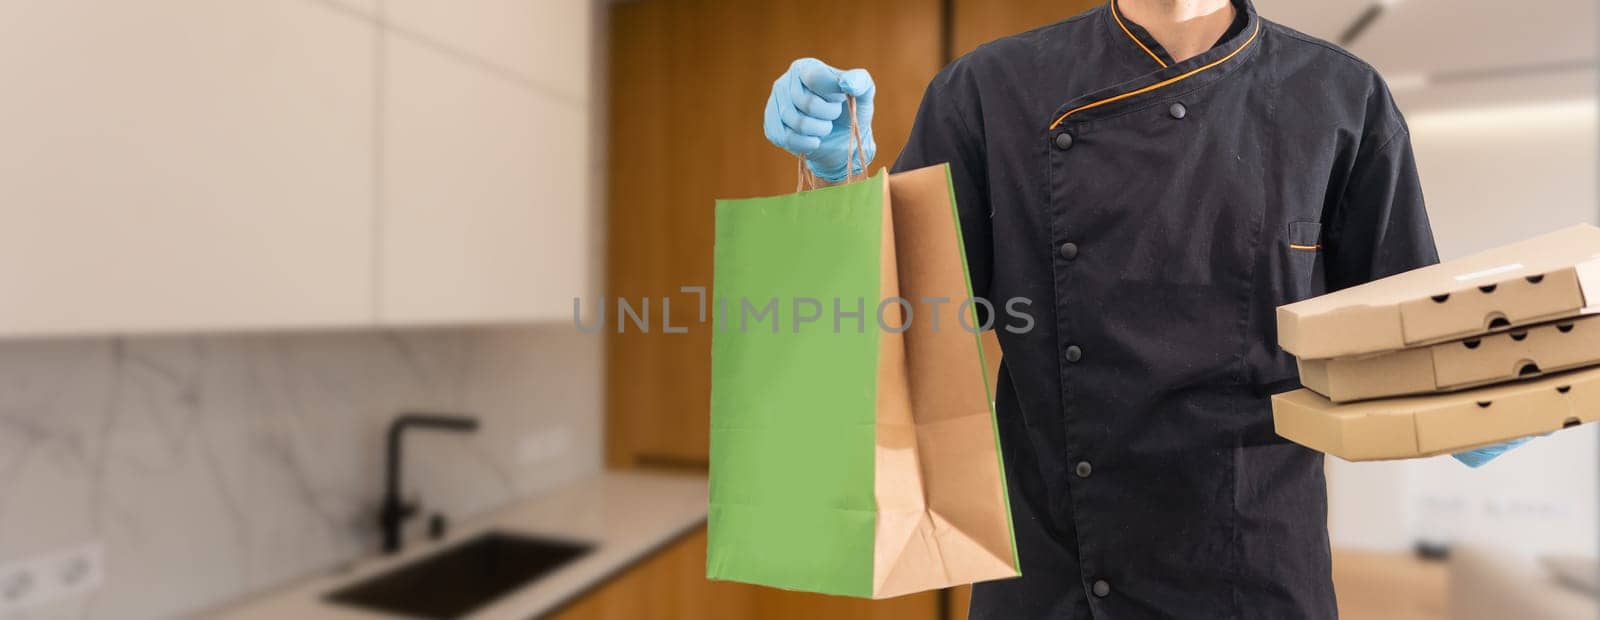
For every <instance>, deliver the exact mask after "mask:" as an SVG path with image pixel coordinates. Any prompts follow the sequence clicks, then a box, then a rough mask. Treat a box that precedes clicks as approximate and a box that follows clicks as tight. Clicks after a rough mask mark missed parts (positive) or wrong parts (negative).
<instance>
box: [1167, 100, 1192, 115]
mask: <svg viewBox="0 0 1600 620" xmlns="http://www.w3.org/2000/svg"><path fill="white" fill-rule="evenodd" d="M1167 114H1171V115H1172V118H1183V117H1185V116H1188V115H1189V108H1186V107H1184V106H1183V104H1181V103H1174V104H1172V107H1169V108H1167Z"/></svg>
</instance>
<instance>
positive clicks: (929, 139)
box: [893, 60, 994, 323]
mask: <svg viewBox="0 0 1600 620" xmlns="http://www.w3.org/2000/svg"><path fill="white" fill-rule="evenodd" d="M963 65H964V63H963V62H962V61H959V60H958V61H956V62H955V63H954V64H952V65H950V66H949V67H946V68H945V70H944V71H942V72H940V73H939V75H937V76H935V77H934V78H933V81H932V82H931V83H929V84H928V89H927V92H925V93H924V94H923V96H922V104H921V105H920V106H919V107H918V109H917V118H916V121H915V122H914V123H913V124H912V126H911V136H910V138H909V139H907V141H906V146H905V148H904V149H902V150H901V151H900V157H899V158H898V159H896V160H895V163H894V168H893V170H894V172H904V171H907V170H915V169H917V168H923V167H927V166H935V165H939V164H945V163H948V164H950V180H951V183H952V184H953V185H954V189H955V197H956V212H957V216H958V218H959V219H960V223H961V239H962V242H963V243H964V245H965V249H966V253H967V270H968V272H969V274H970V276H971V279H972V294H973V295H975V296H977V297H981V298H985V299H987V298H988V297H989V283H990V281H991V280H992V277H991V274H992V271H991V270H992V269H993V265H994V249H993V248H994V245H993V240H992V235H991V228H990V223H989V219H990V212H991V211H990V207H989V192H988V165H987V162H986V158H985V148H984V144H983V135H982V133H981V132H982V119H980V118H978V117H975V116H973V115H972V114H971V111H972V110H975V109H978V101H977V97H976V94H975V90H974V89H972V88H963V87H962V84H963V83H966V82H968V80H964V79H962V76H963V75H964V66H963ZM974 307H975V308H977V309H978V311H979V312H980V314H982V313H983V306H981V305H977V306H974ZM989 318H990V317H987V316H979V320H980V323H986V322H988V320H989Z"/></svg>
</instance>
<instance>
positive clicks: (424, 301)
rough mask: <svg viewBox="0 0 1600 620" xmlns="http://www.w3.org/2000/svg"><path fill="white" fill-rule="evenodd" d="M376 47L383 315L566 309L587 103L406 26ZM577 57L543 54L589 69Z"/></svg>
mask: <svg viewBox="0 0 1600 620" xmlns="http://www.w3.org/2000/svg"><path fill="white" fill-rule="evenodd" d="M535 4H536V3H535ZM451 5H452V6H455V5H454V3H451ZM458 8H459V7H458ZM567 27H568V28H588V22H587V20H585V21H583V22H582V23H573V24H568V25H567ZM384 57H385V61H384V64H385V69H386V70H385V74H384V75H385V77H384V84H383V89H382V90H383V92H384V107H383V126H384V132H383V145H382V152H383V163H382V174H381V176H382V178H383V182H382V190H381V194H382V204H383V210H382V212H381V214H380V223H379V228H380V229H381V231H382V233H381V241H380V243H381V245H382V250H381V252H380V253H381V255H382V257H383V259H382V264H381V267H380V272H381V274H382V275H381V277H380V294H379V298H380V300H381V301H380V305H379V316H380V318H381V320H382V321H383V322H384V323H387V324H391V325H393V324H420V323H475V322H523V321H544V320H555V319H563V318H565V317H569V316H571V312H572V299H573V298H574V297H576V296H580V295H583V294H584V293H585V291H584V290H583V287H585V286H587V284H588V281H589V279H590V278H589V266H588V265H589V263H590V262H591V261H590V260H589V253H590V248H591V247H592V244H591V243H590V230H589V214H590V212H591V205H590V199H589V196H590V179H591V177H592V176H593V175H592V171H591V170H590V167H589V165H588V164H589V162H588V158H589V147H588V141H589V113H588V106H587V105H586V104H585V103H584V102H583V101H582V100H581V99H575V98H573V97H569V96H565V95H561V94H558V93H553V92H551V91H550V89H548V88H545V87H543V86H540V85H538V84H534V83H530V82H529V81H528V80H526V79H522V78H520V77H517V76H515V75H508V74H506V73H505V72H504V71H500V70H497V69H495V68H494V67H491V66H485V65H483V64H482V63H481V62H479V61H480V60H481V59H480V58H478V57H476V56H473V55H471V54H470V53H469V52H464V51H461V50H459V49H454V48H450V47H442V46H441V45H439V44H437V43H436V42H433V41H430V40H420V39H418V38H417V37H416V36H414V35H409V34H405V33H391V34H388V35H386V41H385V52H384ZM587 57H588V55H587V53H586V52H585V53H583V54H579V55H576V56H571V57H563V58H549V59H539V60H540V61H541V62H546V61H548V62H562V63H570V64H572V65H576V66H579V67H581V68H582V70H583V71H584V72H585V73H587V70H588V69H587Z"/></svg>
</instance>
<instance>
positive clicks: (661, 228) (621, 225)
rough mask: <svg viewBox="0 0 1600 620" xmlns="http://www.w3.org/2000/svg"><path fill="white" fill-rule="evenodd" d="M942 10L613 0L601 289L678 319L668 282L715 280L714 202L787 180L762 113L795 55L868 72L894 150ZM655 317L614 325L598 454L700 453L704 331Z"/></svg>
mask: <svg viewBox="0 0 1600 620" xmlns="http://www.w3.org/2000/svg"><path fill="white" fill-rule="evenodd" d="M939 16H940V12H939V2H938V0H887V1H884V2H873V3H860V2H849V1H847V0H820V1H818V2H807V3H798V2H714V1H710V0H700V1H668V0H643V1H640V2H627V3H618V4H614V5H612V8H611V33H610V38H609V41H610V46H611V50H610V57H611V68H610V76H611V77H610V84H611V89H610V97H611V105H610V121H609V125H610V146H609V149H608V150H609V157H610V166H609V170H610V176H609V182H608V183H609V203H610V207H609V223H608V226H609V228H608V235H609V236H608V239H607V248H608V259H607V298H608V299H616V298H619V297H621V298H626V299H629V300H633V301H634V302H635V303H637V300H640V299H643V298H650V299H651V300H652V307H653V308H659V304H660V300H661V299H662V298H663V297H670V298H672V299H673V302H672V303H673V314H674V317H675V318H674V322H675V323H677V322H678V321H677V318H676V317H680V316H693V315H692V313H690V312H686V311H685V312H680V309H687V308H693V307H694V304H695V303H697V299H696V296H695V295H692V294H685V293H682V292H680V291H679V289H680V287H685V286H704V287H708V288H709V287H710V285H711V250H712V238H713V232H714V229H713V221H712V206H713V202H714V201H715V200H716V199H717V198H734V197H749V196H759V195H766V194H777V193H782V192H786V191H790V190H792V189H793V187H794V174H795V160H794V159H793V158H792V157H791V156H789V155H788V154H786V153H784V152H783V151H781V150H779V149H777V148H775V147H773V146H772V145H771V144H768V143H767V141H766V138H765V136H764V135H763V133H762V131H761V117H762V110H763V104H764V102H765V101H766V98H767V95H768V94H769V93H770V91H771V89H772V80H773V79H774V78H775V77H777V76H778V75H779V74H780V73H782V72H783V71H784V70H785V69H786V68H787V67H788V65H789V63H790V62H791V61H793V60H794V59H796V58H800V57H803V56H815V57H818V58H821V59H822V60H824V61H826V62H828V63H831V64H835V65H839V66H845V67H866V68H868V69H869V70H871V71H872V72H873V76H874V77H875V78H876V80H877V83H878V95H877V101H876V104H877V109H876V117H875V120H874V123H873V131H874V134H875V136H876V138H877V140H878V144H879V151H878V155H877V159H876V160H875V161H874V162H873V165H874V166H888V165H889V164H891V163H892V162H893V161H894V158H895V156H896V155H897V153H898V152H899V150H900V147H901V146H902V145H903V144H904V143H905V139H906V135H907V134H908V133H909V131H910V129H911V122H912V119H913V117H914V116H915V113H916V108H917V104H918V103H919V102H920V101H921V98H922V91H923V89H924V88H925V87H926V86H927V83H928V80H929V79H930V78H932V76H933V75H934V73H935V72H937V71H938V69H939V67H940V66H941V64H942V63H940V61H939V51H938V50H939V19H940V17H939ZM652 318H654V319H655V320H656V321H658V323H657V324H656V325H655V326H654V327H655V329H652V331H651V332H650V333H641V332H640V331H639V330H636V329H634V328H633V326H632V325H631V324H630V325H628V326H627V328H628V329H626V330H624V333H620V334H618V333H615V328H616V324H615V322H612V323H611V325H610V327H612V328H613V332H612V334H611V335H610V338H609V342H608V355H609V362H608V370H607V373H608V385H609V387H608V398H607V408H608V411H609V423H610V424H609V427H608V448H609V459H608V460H609V461H610V462H611V463H612V464H613V465H616V466H623V467H627V466H633V465H638V464H666V465H678V466H689V467H704V466H705V463H706V461H707V458H708V456H707V455H708V445H707V436H708V434H709V425H708V411H709V409H710V398H711V396H710V395H711V378H710V372H711V330H710V329H709V328H704V327H701V328H691V329H690V330H689V332H688V333H686V334H663V333H660V329H659V327H660V325H659V317H652ZM680 324H681V323H680Z"/></svg>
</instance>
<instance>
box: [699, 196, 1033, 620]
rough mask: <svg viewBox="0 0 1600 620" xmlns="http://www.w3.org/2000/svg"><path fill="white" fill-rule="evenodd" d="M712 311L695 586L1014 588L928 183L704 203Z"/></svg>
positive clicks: (964, 315)
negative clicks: (705, 531)
mask: <svg viewBox="0 0 1600 620" xmlns="http://www.w3.org/2000/svg"><path fill="white" fill-rule="evenodd" d="M714 295H715V298H716V300H717V301H716V317H715V319H716V320H715V322H714V327H713V329H715V332H714V333H713V336H712V338H713V340H712V362H711V366H712V372H711V376H712V390H711V391H712V394H711V505H710V518H709V530H710V531H709V537H710V544H709V548H708V550H707V557H706V576H707V577H708V578H710V579H720V580H729V581H741V582H746V583H754V584H760V585H765V586H772V587H778V588H785V589H791V590H803V591H809V592H822V593H827V594H839V595H846V596H856V597H870V598H886V597H891V596H898V595H902V594H908V593H911V592H918V591H922V590H930V589H936V588H944V587H949V586H954V585H961V584H967V583H973V582H977V581H985V580H990V579H1001V578H1007V577H1015V576H1017V575H1019V574H1020V571H1019V565H1018V562H1017V556H1016V543H1015V540H1014V539H1013V536H1012V531H1011V515H1010V507H1009V504H1008V503H1007V497H1006V490H1005V482H1004V474H1003V472H1002V470H1001V462H1000V448H999V441H998V436H997V434H996V433H997V431H996V427H995V422H994V409H993V403H992V400H991V396H990V391H989V386H988V379H987V377H985V372H984V363H983V358H982V348H981V345H980V342H979V339H978V334H977V332H976V327H977V325H976V321H977V319H976V318H974V317H975V314H976V313H975V312H974V307H975V306H974V305H973V303H972V302H971V301H968V300H970V299H971V296H972V293H971V284H970V282H969V281H968V279H967V270H966V259H965V255H964V254H963V252H962V244H961V232H960V228H959V225H958V223H957V219H956V211H955V198H954V196H953V194H952V190H951V185H950V177H949V170H948V167H947V166H942V165H941V166H935V167H930V168H923V169H920V170H913V171H910V172H905V173H901V174H894V175H889V174H887V173H884V172H879V173H878V174H877V175H875V176H872V177H870V178H868V179H866V180H863V181H859V182H855V183H849V184H846V185H841V186H837V187H829V188H824V189H818V190H814V191H809V192H802V193H798V194H791V195H786V196H775V197H771V198H754V199H748V200H721V201H718V202H717V212H716V273H715V279H714ZM940 298H942V299H943V300H947V301H945V302H943V303H938V302H925V301H924V300H925V299H940ZM935 306H937V308H935ZM991 314H992V313H991Z"/></svg>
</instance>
